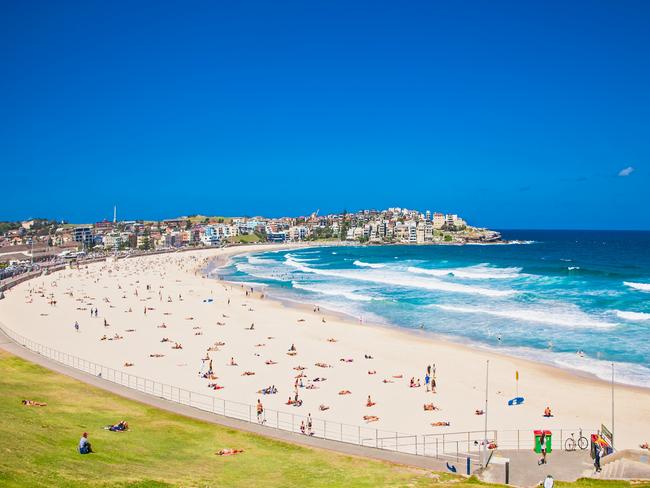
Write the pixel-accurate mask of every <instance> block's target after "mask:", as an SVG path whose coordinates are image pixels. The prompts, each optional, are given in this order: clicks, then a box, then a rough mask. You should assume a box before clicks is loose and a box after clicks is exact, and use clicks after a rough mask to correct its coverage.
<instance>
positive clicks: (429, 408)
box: [424, 403, 440, 412]
mask: <svg viewBox="0 0 650 488" xmlns="http://www.w3.org/2000/svg"><path fill="white" fill-rule="evenodd" d="M424 410H425V411H426V412H433V411H434V410H440V409H439V408H438V407H436V406H435V405H434V404H433V403H425V404H424Z"/></svg>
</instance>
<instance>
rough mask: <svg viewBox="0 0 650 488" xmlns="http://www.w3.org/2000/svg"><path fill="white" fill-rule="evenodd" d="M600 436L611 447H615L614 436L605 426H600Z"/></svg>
mask: <svg viewBox="0 0 650 488" xmlns="http://www.w3.org/2000/svg"><path fill="white" fill-rule="evenodd" d="M600 435H601V437H602V438H603V439H605V440H606V441H607V443H608V444H609V445H610V446H613V445H614V434H612V433H611V432H610V431H609V429H608V428H607V427H605V424H600Z"/></svg>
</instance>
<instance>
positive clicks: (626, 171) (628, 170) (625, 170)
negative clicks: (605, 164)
mask: <svg viewBox="0 0 650 488" xmlns="http://www.w3.org/2000/svg"><path fill="white" fill-rule="evenodd" d="M633 171H634V168H633V167H632V166H628V167H627V168H623V169H622V170H621V171H619V172H618V176H630V175H631V174H632V172H633Z"/></svg>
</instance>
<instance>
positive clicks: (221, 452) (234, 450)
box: [217, 449, 244, 456]
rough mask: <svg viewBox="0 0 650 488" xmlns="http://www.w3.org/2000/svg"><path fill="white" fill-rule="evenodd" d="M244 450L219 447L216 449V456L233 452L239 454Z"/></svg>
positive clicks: (230, 454)
mask: <svg viewBox="0 0 650 488" xmlns="http://www.w3.org/2000/svg"><path fill="white" fill-rule="evenodd" d="M242 452H244V450H243V449H219V450H218V451H217V456H233V455H235V454H241V453H242Z"/></svg>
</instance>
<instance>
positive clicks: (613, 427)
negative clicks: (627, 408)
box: [612, 362, 614, 449]
mask: <svg viewBox="0 0 650 488" xmlns="http://www.w3.org/2000/svg"><path fill="white" fill-rule="evenodd" d="M612 449H614V362H612Z"/></svg>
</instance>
